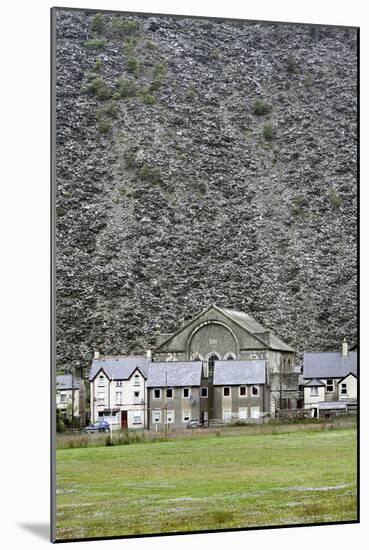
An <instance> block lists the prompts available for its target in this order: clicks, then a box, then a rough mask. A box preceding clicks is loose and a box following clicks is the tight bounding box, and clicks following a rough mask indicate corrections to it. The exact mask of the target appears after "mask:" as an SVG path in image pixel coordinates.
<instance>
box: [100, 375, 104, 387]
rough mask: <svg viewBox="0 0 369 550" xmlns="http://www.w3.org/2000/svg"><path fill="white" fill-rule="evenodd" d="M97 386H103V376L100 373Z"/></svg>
mask: <svg viewBox="0 0 369 550" xmlns="http://www.w3.org/2000/svg"><path fill="white" fill-rule="evenodd" d="M99 386H105V378H104V376H103V375H102V374H100V376H99Z"/></svg>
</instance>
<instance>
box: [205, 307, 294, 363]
mask: <svg viewBox="0 0 369 550" xmlns="http://www.w3.org/2000/svg"><path fill="white" fill-rule="evenodd" d="M215 307H217V306H215ZM217 309H219V310H220V311H222V312H223V313H224V314H225V315H227V317H230V318H231V319H233V320H234V321H236V323H238V324H239V325H241V326H242V327H243V328H245V329H246V330H247V331H248V332H251V334H253V335H254V336H256V337H258V338H259V339H261V340H263V341H264V342H265V343H266V344H267V346H268V347H269V348H271V349H274V350H279V351H291V352H293V351H294V350H293V349H292V348H291V347H290V346H289V345H288V344H286V343H285V342H283V341H282V340H281V339H280V338H278V336H276V335H275V334H273V333H272V332H270V331H267V329H265V328H264V327H263V326H262V325H261V324H260V323H258V322H257V321H255V319H253V318H252V317H250V315H248V314H247V313H244V312H243V311H236V310H234V309H227V308H221V307H217ZM266 332H269V341H268V340H266V339H265V338H266V337H265V333H266Z"/></svg>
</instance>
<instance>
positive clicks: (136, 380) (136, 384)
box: [133, 374, 141, 386]
mask: <svg viewBox="0 0 369 550" xmlns="http://www.w3.org/2000/svg"><path fill="white" fill-rule="evenodd" d="M140 384H141V380H140V375H139V374H135V381H134V382H133V385H134V386H139V385H140Z"/></svg>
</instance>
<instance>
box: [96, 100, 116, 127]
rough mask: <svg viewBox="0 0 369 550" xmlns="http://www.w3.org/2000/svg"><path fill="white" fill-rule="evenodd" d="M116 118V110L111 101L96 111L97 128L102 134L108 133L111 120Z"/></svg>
mask: <svg viewBox="0 0 369 550" xmlns="http://www.w3.org/2000/svg"><path fill="white" fill-rule="evenodd" d="M117 117H118V109H117V107H116V105H115V104H114V103H113V102H112V101H111V102H110V103H108V104H107V105H103V106H102V107H99V108H98V109H97V111H96V120H97V127H98V129H99V130H100V132H102V133H103V134H106V133H108V132H109V130H110V129H111V127H112V120H113V119H115V118H117Z"/></svg>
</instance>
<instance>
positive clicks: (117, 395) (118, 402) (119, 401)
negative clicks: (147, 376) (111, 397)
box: [115, 391, 123, 405]
mask: <svg viewBox="0 0 369 550" xmlns="http://www.w3.org/2000/svg"><path fill="white" fill-rule="evenodd" d="M122 395H123V393H122V392H121V391H117V392H116V393H115V404H116V405H121V404H122Z"/></svg>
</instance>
